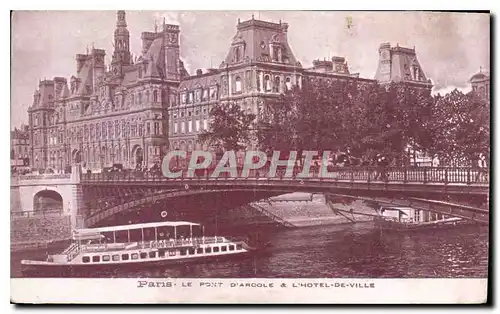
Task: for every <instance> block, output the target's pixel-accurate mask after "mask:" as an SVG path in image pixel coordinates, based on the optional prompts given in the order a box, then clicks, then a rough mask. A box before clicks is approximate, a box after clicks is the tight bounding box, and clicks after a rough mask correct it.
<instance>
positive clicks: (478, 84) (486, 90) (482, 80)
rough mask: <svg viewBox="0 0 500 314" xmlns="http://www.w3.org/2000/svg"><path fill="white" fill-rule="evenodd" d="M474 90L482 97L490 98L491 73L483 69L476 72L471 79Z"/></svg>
mask: <svg viewBox="0 0 500 314" xmlns="http://www.w3.org/2000/svg"><path fill="white" fill-rule="evenodd" d="M470 84H471V86H472V92H473V93H474V94H475V95H476V96H478V97H479V98H481V99H486V100H489V99H490V73H489V72H488V71H483V70H482V69H481V70H480V71H479V73H476V74H474V75H473V76H472V77H471V79H470Z"/></svg>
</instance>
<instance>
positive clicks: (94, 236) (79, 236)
mask: <svg viewBox="0 0 500 314" xmlns="http://www.w3.org/2000/svg"><path fill="white" fill-rule="evenodd" d="M102 238H104V236H103V235H102V234H100V233H94V232H92V233H73V240H76V241H78V240H80V241H85V240H98V239H102Z"/></svg>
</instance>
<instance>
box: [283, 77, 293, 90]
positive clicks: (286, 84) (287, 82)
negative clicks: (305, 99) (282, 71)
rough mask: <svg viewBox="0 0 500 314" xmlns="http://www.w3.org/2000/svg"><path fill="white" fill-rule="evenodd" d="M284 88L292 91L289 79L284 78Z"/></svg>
mask: <svg viewBox="0 0 500 314" xmlns="http://www.w3.org/2000/svg"><path fill="white" fill-rule="evenodd" d="M285 87H286V90H287V91H289V90H291V89H292V79H291V78H289V77H287V78H286V81H285Z"/></svg>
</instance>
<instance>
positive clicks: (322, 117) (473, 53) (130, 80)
mask: <svg viewBox="0 0 500 314" xmlns="http://www.w3.org/2000/svg"><path fill="white" fill-rule="evenodd" d="M11 27H12V37H11V51H12V59H11V60H12V61H11V77H12V83H13V84H12V90H11V94H12V97H11V129H10V135H11V150H10V162H11V187H10V204H11V205H10V229H11V248H10V250H11V302H13V303H82V304H92V303H93V304H103V303H121V304H123V303H135V304H146V303H157V304H163V303H169V304H172V303H175V304H185V303H255V304H256V303H323V304H340V303H341V304H363V303H379V304H392V303H397V304H410V303H412V304H414V303H428V304H443V303H448V304H450V303H462V304H481V303H485V302H487V300H488V265H489V260H488V254H489V224H490V215H489V209H490V199H489V193H490V146H491V144H490V106H491V104H490V90H491V86H490V72H489V68H490V63H489V62H490V15H489V13H488V12H484V13H480V12H475V13H471V12H431V11H426V12H421V11H404V12H403V11H401V12H397V11H391V12H376V11H352V12H350V11H123V10H119V11H13V12H12V13H11Z"/></svg>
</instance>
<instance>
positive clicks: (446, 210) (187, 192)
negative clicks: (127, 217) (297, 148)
mask: <svg viewBox="0 0 500 314" xmlns="http://www.w3.org/2000/svg"><path fill="white" fill-rule="evenodd" d="M221 192H222V193H233V192H245V193H248V194H251V193H253V194H254V195H255V196H254V199H253V200H252V202H255V201H258V200H260V199H263V198H265V197H259V196H258V195H259V194H258V193H274V194H275V195H279V194H287V193H290V190H289V189H272V190H269V189H267V188H265V187H253V188H251V189H247V188H222V189H220V188H219V189H204V188H202V189H192V188H191V187H190V186H189V185H186V186H185V188H184V189H175V190H168V191H165V190H163V191H160V192H157V193H156V194H153V195H148V196H144V197H143V198H141V199H137V200H133V201H130V202H127V203H123V204H119V205H116V206H113V207H110V208H107V209H104V210H102V211H100V212H96V213H94V214H93V215H91V216H90V217H88V218H87V219H86V224H87V226H88V227H92V226H93V225H95V224H97V223H99V222H100V221H101V220H103V219H106V218H108V217H110V216H113V215H115V214H117V213H121V212H123V211H127V210H130V209H132V208H135V207H137V206H139V205H146V204H149V203H154V202H155V201H159V200H165V199H173V198H178V197H183V196H192V197H196V195H202V194H211V193H213V194H215V193H221ZM327 194H331V193H327ZM260 195H262V194H260ZM342 196H343V197H347V198H353V199H359V200H370V201H375V202H378V203H380V204H391V205H393V206H410V207H413V208H415V209H419V210H425V211H429V212H435V213H440V214H445V215H448V216H453V217H460V218H464V219H467V220H472V221H475V222H478V223H483V224H484V223H486V224H487V223H488V217H489V213H488V211H487V210H482V209H478V208H473V207H469V206H465V205H460V204H452V203H444V202H437V201H433V200H425V199H417V198H407V199H399V198H385V197H384V198H381V197H362V196H353V195H342Z"/></svg>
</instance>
